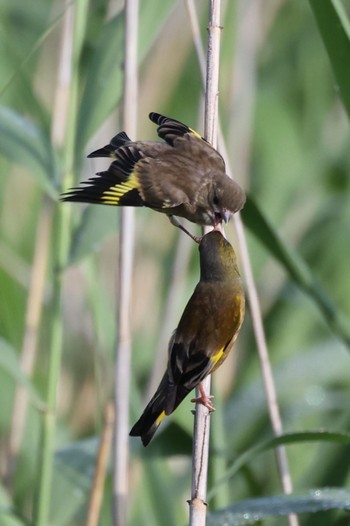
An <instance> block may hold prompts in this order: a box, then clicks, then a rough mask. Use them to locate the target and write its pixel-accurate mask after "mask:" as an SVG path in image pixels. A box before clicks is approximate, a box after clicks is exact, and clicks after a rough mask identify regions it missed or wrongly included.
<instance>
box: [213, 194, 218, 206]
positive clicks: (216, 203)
mask: <svg viewBox="0 0 350 526" xmlns="http://www.w3.org/2000/svg"><path fill="white" fill-rule="evenodd" d="M213 203H214V205H218V204H219V198H218V196H217V195H214V198H213Z"/></svg>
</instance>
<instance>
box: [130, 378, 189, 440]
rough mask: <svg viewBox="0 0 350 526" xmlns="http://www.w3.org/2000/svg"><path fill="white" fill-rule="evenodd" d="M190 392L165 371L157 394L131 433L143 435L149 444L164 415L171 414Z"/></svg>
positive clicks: (142, 437) (132, 434)
mask: <svg viewBox="0 0 350 526" xmlns="http://www.w3.org/2000/svg"><path fill="white" fill-rule="evenodd" d="M188 393H189V390H188V389H186V388H185V387H183V386H181V385H180V386H175V385H174V384H171V383H170V382H169V377H168V374H167V373H165V375H164V376H163V379H162V381H161V382H160V385H159V387H158V389H157V391H156V393H155V395H154V396H153V398H152V400H151V401H150V402H149V404H148V405H147V407H146V409H145V410H144V412H143V413H142V415H141V417H140V418H139V420H138V421H137V422H136V424H135V425H134V426H133V427H132V429H131V431H130V433H129V435H130V436H133V437H136V436H139V437H141V440H142V444H143V445H144V446H147V445H148V444H149V443H150V441H151V440H152V438H153V435H154V433H155V432H156V431H157V429H158V427H159V426H160V424H161V422H162V420H163V419H164V417H165V416H168V415H170V414H171V413H172V412H173V411H174V410H175V409H176V408H177V406H178V405H179V404H180V403H181V402H182V400H183V399H184V398H185V396H187V395H188Z"/></svg>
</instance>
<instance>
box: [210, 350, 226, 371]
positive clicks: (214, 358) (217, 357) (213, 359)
mask: <svg viewBox="0 0 350 526" xmlns="http://www.w3.org/2000/svg"><path fill="white" fill-rule="evenodd" d="M224 351H225V347H222V348H221V349H220V351H219V352H217V353H216V354H215V355H214V356H211V357H210V361H211V363H212V364H213V365H212V367H215V365H216V364H217V363H218V362H219V361H220V359H221V358H222V355H223V354H224Z"/></svg>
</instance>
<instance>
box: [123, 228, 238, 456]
mask: <svg viewBox="0 0 350 526" xmlns="http://www.w3.org/2000/svg"><path fill="white" fill-rule="evenodd" d="M199 259H200V280H199V282H198V284H197V286H196V287H195V290H194V292H193V294H192V296H191V298H190V300H189V301H188V303H187V305H186V307H185V310H184V312H183V314H182V316H181V319H180V321H179V324H178V326H177V328H176V329H175V331H174V333H173V334H172V336H171V338H170V342H169V346H168V363H167V367H166V371H165V373H164V376H163V378H162V380H161V382H160V384H159V387H158V389H157V390H156V392H155V394H154V396H153V397H152V399H151V401H150V402H149V404H148V405H147V407H146V409H145V410H144V412H143V414H142V416H141V417H140V418H139V420H138V421H137V422H136V424H135V425H134V426H133V427H132V429H131V431H130V436H139V437H141V441H142V443H143V445H144V446H147V445H148V444H149V442H150V441H151V439H152V437H153V435H154V433H155V432H156V430H157V429H158V427H159V425H160V423H161V422H162V420H163V419H164V417H165V416H168V415H170V414H171V413H172V412H173V411H174V410H175V409H176V408H177V407H178V405H179V404H180V403H181V402H182V401H183V399H184V398H185V397H186V396H187V395H188V394H189V393H190V392H191V391H192V390H193V389H194V388H195V387H198V388H199V391H200V396H199V397H198V398H194V399H193V400H192V401H193V402H197V403H202V404H203V405H205V406H206V407H207V408H208V409H209V411H213V410H214V406H213V404H212V402H211V398H212V397H209V396H207V395H205V393H204V390H203V388H202V386H201V382H202V380H204V378H205V377H206V376H208V375H209V374H211V373H213V372H214V371H215V370H216V369H217V368H218V367H219V366H220V365H221V364H222V363H223V361H224V360H225V359H226V357H227V355H228V354H229V352H230V350H231V349H232V347H233V345H234V343H235V341H236V338H237V335H238V333H239V330H240V328H241V325H242V322H243V319H244V312H245V297H244V290H243V285H242V281H241V278H240V275H239V271H238V267H237V259H236V255H235V251H234V249H233V247H232V245H231V244H230V243H229V242H228V241H227V240H226V239H225V238H224V236H223V235H222V234H221V232H220V231H218V230H212V231H211V232H209V233H208V234H205V235H204V236H203V237H202V239H201V242H200V244H199Z"/></svg>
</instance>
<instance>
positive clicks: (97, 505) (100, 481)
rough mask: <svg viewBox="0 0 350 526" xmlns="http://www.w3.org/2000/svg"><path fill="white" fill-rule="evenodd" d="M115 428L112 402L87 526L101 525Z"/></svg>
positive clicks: (101, 441)
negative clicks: (101, 512) (105, 485)
mask: <svg viewBox="0 0 350 526" xmlns="http://www.w3.org/2000/svg"><path fill="white" fill-rule="evenodd" d="M113 426H114V407H113V404H112V403H111V402H108V403H107V406H106V409H105V415H104V426H103V432H102V436H101V439H100V445H99V448H98V454H97V461H96V468H95V475H94V481H93V484H92V488H91V494H90V500H89V508H88V513H87V520H86V525H85V526H98V523H99V518H100V510H101V504H102V500H103V488H104V483H105V479H106V472H107V462H108V456H109V451H110V448H111V443H112V438H113Z"/></svg>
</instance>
